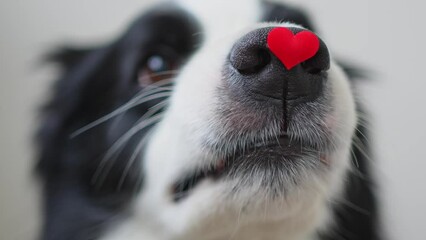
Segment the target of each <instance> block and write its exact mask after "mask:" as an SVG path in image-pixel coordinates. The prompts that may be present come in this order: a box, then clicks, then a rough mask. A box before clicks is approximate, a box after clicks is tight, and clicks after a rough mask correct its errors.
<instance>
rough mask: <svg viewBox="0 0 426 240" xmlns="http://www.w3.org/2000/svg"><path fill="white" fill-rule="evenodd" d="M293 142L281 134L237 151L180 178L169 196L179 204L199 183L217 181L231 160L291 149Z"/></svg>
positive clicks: (224, 172)
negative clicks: (264, 152) (262, 150)
mask: <svg viewBox="0 0 426 240" xmlns="http://www.w3.org/2000/svg"><path fill="white" fill-rule="evenodd" d="M294 144H295V142H294V141H292V140H291V139H290V138H289V137H288V135H286V134H283V135H280V136H278V137H276V138H275V139H271V140H270V141H262V142H259V143H254V144H253V145H252V146H251V147H249V148H247V149H245V150H238V151H236V153H235V154H233V155H230V156H228V157H226V158H221V159H219V160H217V161H216V162H215V164H213V165H210V166H209V167H206V169H201V170H200V169H199V170H194V171H193V172H190V173H189V174H185V176H183V177H182V178H180V179H178V180H177V181H175V182H174V184H173V185H172V189H171V194H172V198H173V201H174V202H180V201H181V200H183V199H184V198H185V197H186V196H188V195H189V194H190V192H191V190H193V189H194V188H195V187H196V186H197V185H198V184H199V183H201V182H202V181H203V180H206V179H211V180H213V181H217V180H219V179H221V178H222V176H223V175H224V174H226V170H227V169H228V168H229V167H230V165H231V164H232V162H233V160H235V159H237V158H239V157H242V156H244V155H246V154H250V153H251V152H254V151H258V150H261V149H267V148H273V147H277V146H278V147H282V148H291V147H293V146H292V145H294Z"/></svg>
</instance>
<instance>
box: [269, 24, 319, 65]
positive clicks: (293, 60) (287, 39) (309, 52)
mask: <svg viewBox="0 0 426 240" xmlns="http://www.w3.org/2000/svg"><path fill="white" fill-rule="evenodd" d="M267 43H268V47H269V49H270V50H271V52H272V53H273V54H274V55H275V56H276V57H277V58H278V59H279V60H280V61H281V62H282V63H283V64H284V66H285V67H286V68H287V70H290V69H292V68H293V67H294V66H296V65H297V64H299V63H302V62H304V61H306V60H308V59H310V58H312V57H313V56H315V54H316V53H317V52H318V50H319V47H320V41H319V39H318V37H317V36H316V35H315V34H314V33H312V32H310V31H301V32H299V33H297V34H293V32H292V31H291V30H290V29H288V28H283V27H278V28H274V29H272V30H271V32H269V34H268V39H267Z"/></svg>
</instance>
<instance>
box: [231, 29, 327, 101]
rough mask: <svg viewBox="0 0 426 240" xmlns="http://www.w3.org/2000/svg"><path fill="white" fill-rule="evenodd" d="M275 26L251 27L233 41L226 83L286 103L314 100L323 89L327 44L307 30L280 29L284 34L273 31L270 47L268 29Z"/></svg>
mask: <svg viewBox="0 0 426 240" xmlns="http://www.w3.org/2000/svg"><path fill="white" fill-rule="evenodd" d="M276 29H277V28H273V27H269V28H261V29H257V30H254V31H252V32H250V33H248V34H246V35H245V36H243V37H242V38H240V39H239V40H238V41H237V42H236V43H235V44H234V46H233V48H232V49H231V52H230V54H229V61H228V63H227V64H228V65H229V66H228V68H230V69H231V71H232V72H233V74H230V75H229V77H228V78H227V81H231V82H232V83H230V84H229V85H232V86H233V87H235V88H236V87H238V88H242V90H241V89H239V90H238V92H241V91H244V92H245V93H246V94H248V95H253V94H257V95H263V96H265V97H270V98H274V99H279V100H283V101H285V102H292V103H297V102H306V101H311V100H313V99H315V98H316V97H318V96H319V95H320V94H321V92H322V86H323V83H324V81H325V80H326V78H327V76H326V71H327V70H328V69H329V67H330V56H329V53H328V49H327V47H326V45H325V44H324V43H323V42H322V40H321V39H319V38H318V37H317V36H316V35H315V34H314V33H312V32H309V31H307V30H304V29H301V28H285V29H284V28H282V29H283V34H281V33H279V32H278V34H277V33H276V32H275V33H274V34H275V36H273V37H274V39H273V40H274V44H275V45H274V46H271V43H270V41H271V35H272V34H271V32H272V31H274V30H276ZM280 30H281V29H280ZM285 31H287V32H285ZM299 33H301V34H299ZM280 34H281V35H283V36H281V35H280ZM285 34H287V36H284V35H285ZM302 35H306V36H302ZM281 38H282V39H281ZM309 38H311V39H309ZM273 47H274V48H273ZM309 54H310V55H309Z"/></svg>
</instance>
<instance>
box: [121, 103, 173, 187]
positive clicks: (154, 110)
mask: <svg viewBox="0 0 426 240" xmlns="http://www.w3.org/2000/svg"><path fill="white" fill-rule="evenodd" d="M167 104H168V102H167V101H164V102H161V103H158V104H157V105H155V106H154V107H152V108H151V109H150V110H149V111H148V112H147V113H146V114H145V117H146V118H148V117H150V116H152V115H154V114H155V113H157V112H159V111H160V110H161V109H162V108H163V107H165V106H166V105H167ZM142 121H143V119H141V120H139V122H138V123H136V125H138V124H139V123H140V122H142ZM148 138H149V133H147V134H145V136H144V137H143V138H142V140H141V141H140V143H138V145H137V146H136V148H135V151H134V152H133V154H132V156H131V157H130V159H129V161H128V163H127V164H126V167H125V169H124V170H123V174H122V175H121V178H120V180H119V183H118V186H117V189H118V190H119V189H120V188H121V186H122V185H123V183H124V180H125V178H126V176H127V174H128V172H129V171H130V167H131V166H132V165H133V163H134V161H135V160H136V157H137V156H138V154H139V153H140V151H141V150H142V149H143V147H144V146H145V144H146V143H147V140H148Z"/></svg>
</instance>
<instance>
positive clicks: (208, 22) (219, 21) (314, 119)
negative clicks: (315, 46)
mask: <svg viewBox="0 0 426 240" xmlns="http://www.w3.org/2000/svg"><path fill="white" fill-rule="evenodd" d="M221 3H222V4H223V5H222V6H221V8H219V9H221V12H220V13H216V14H218V15H216V17H213V18H212V14H211V11H214V10H215V8H214V7H212V6H209V4H219V5H220V4H221ZM230 19H232V21H231V20H230ZM257 22H261V23H257ZM273 26H286V27H291V28H296V29H301V28H302V26H303V27H305V28H307V29H310V30H313V31H315V29H314V26H313V24H312V23H311V22H310V20H309V19H308V18H307V16H306V15H305V14H304V13H303V12H302V11H300V10H298V9H295V8H293V7H289V6H286V5H280V4H275V3H269V2H262V3H261V4H260V3H258V2H257V1H254V0H249V1H244V4H243V3H242V1H232V2H231V1H226V2H225V1H199V0H182V1H178V3H173V4H171V3H167V4H166V5H161V6H158V7H156V8H153V9H151V10H149V11H147V12H146V13H144V14H143V15H142V16H141V17H140V18H139V19H137V20H136V21H135V22H134V23H133V24H132V25H131V26H130V27H129V29H128V30H127V31H126V32H125V33H124V34H123V35H122V36H121V37H120V38H118V39H117V40H115V41H113V42H111V43H110V44H107V45H104V46H99V47H95V48H86V49H74V48H65V49H62V50H60V51H57V52H55V53H54V54H52V55H51V56H50V58H51V59H52V60H53V61H56V62H58V63H60V66H61V67H62V71H63V73H62V76H61V78H60V79H59V80H58V81H57V83H56V85H55V88H54V96H53V98H52V100H51V101H50V102H49V104H48V105H47V106H46V107H45V108H44V111H43V113H44V119H43V122H42V126H41V129H40V131H39V134H38V145H39V149H40V157H39V161H38V166H37V170H38V172H39V174H40V176H41V179H42V184H43V187H44V213H45V214H44V226H43V229H42V233H41V239H43V240H59V239H60V240H87V239H105V240H118V239H120V240H121V239H126V240H133V239H135V240H136V239H147V240H150V239H187V240H188V239H196V240H199V239H218V240H219V239H244V240H251V239H289V240H293V239H294V240H295V239H300V240H302V239H303V240H314V239H318V240H334V239H336V240H337V239H351V240H378V239H381V238H380V225H379V219H378V218H379V217H378V214H377V206H376V200H375V194H374V191H375V185H374V181H373V178H372V171H371V167H370V162H369V161H370V149H369V147H368V135H369V134H368V131H367V130H368V129H367V126H366V125H367V123H366V122H365V118H362V120H361V118H360V116H365V114H364V113H363V110H362V109H361V107H360V106H359V105H356V104H355V102H354V98H353V93H352V92H351V88H350V85H351V84H354V83H353V78H356V77H357V76H358V75H357V74H358V73H357V72H356V71H354V69H353V68H351V67H343V70H344V71H342V70H341V69H342V68H341V67H339V63H336V62H335V61H334V60H333V58H332V60H331V67H330V69H329V70H328V71H327V74H326V75H324V76H323V77H324V78H327V81H326V84H325V86H324V89H323V90H324V93H323V95H322V97H321V98H319V99H318V100H315V101H312V102H309V104H306V106H305V105H304V106H303V108H297V109H298V110H297V111H296V110H294V111H295V112H296V113H294V116H293V120H292V121H290V123H289V126H288V132H286V134H288V135H289V136H290V138H291V139H294V141H296V142H297V143H298V144H300V145H301V147H306V149H307V150H304V151H301V152H298V151H297V152H296V153H295V154H292V153H291V154H290V153H287V152H284V153H283V154H282V158H283V159H280V160H279V161H277V160H276V158H277V156H275V155H276V151H282V149H281V148H277V147H276V146H275V147H274V146H273V147H270V148H269V147H266V149H263V150H262V146H260V147H258V146H257V144H259V143H258V141H261V142H262V144H263V143H265V142H268V141H270V138H271V137H272V138H278V135H279V133H278V132H279V131H280V130H279V129H280V124H279V123H277V122H275V121H274V120H268V119H275V118H276V115H275V114H278V113H276V112H275V111H268V107H265V108H257V107H254V109H255V111H254V112H251V110H253V109H251V107H252V106H250V107H249V109H247V108H246V106H245V105H244V104H246V102H244V103H242V102H239V101H240V100H241V99H240V98H243V96H241V95H238V94H237V95H236V96H237V98H238V99H237V100H235V99H234V98H233V97H231V95H232V94H231V93H230V92H229V91H231V90H229V89H232V86H228V85H226V84H224V83H223V81H225V80H223V79H227V78H232V77H231V75H232V74H226V73H224V72H226V71H224V70H223V69H222V68H223V65H224V64H225V62H226V60H225V59H226V57H227V54H228V53H229V51H230V50H231V48H232V46H233V45H234V43H235V42H236V41H237V40H238V39H239V38H240V37H242V36H244V35H245V34H247V33H248V32H250V31H253V30H256V29H260V28H267V27H273ZM153 68H154V70H155V71H153ZM157 68H158V69H157ZM168 79H174V80H173V81H168ZM174 82H176V86H174V84H173V83H174ZM170 95H171V96H170ZM169 96H170V97H169ZM234 97H235V96H234ZM248 102H250V101H248ZM116 109H118V110H116ZM256 111H257V112H256ZM314 113H315V114H314ZM280 118H281V117H280ZM262 121H263V122H262ZM330 122H331V123H330ZM323 128H329V129H331V130H330V131H331V132H330V133H326V131H325V130H324V129H323ZM330 139H331V140H332V142H333V143H332V144H330V146H329V145H326V142H328V141H329V140H330ZM267 144H268V143H267ZM289 144H290V145H291V140H290V143H289ZM253 146H254V148H255V149H256V148H260V150H254V151H251V150H250V147H253ZM241 149H243V150H241ZM245 151H248V153H247V152H245ZM237 152H239V153H237ZM270 152H272V153H270ZM317 152H318V154H316V153H317ZM229 156H231V157H229ZM280 156H281V155H280ZM219 159H220V160H219ZM224 159H225V160H224Z"/></svg>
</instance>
